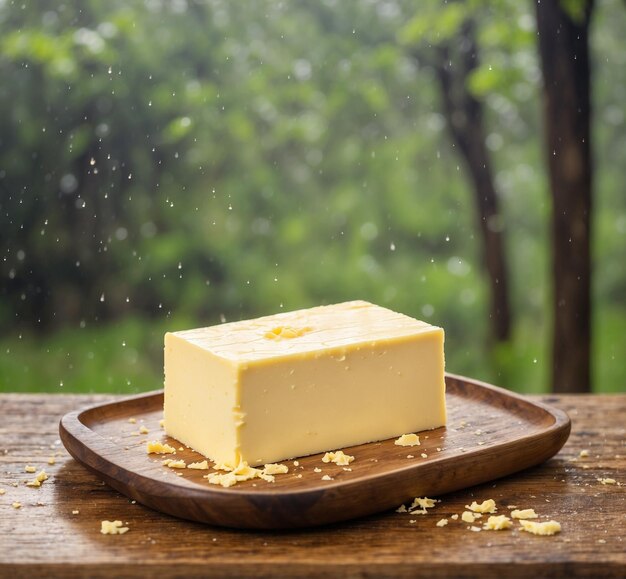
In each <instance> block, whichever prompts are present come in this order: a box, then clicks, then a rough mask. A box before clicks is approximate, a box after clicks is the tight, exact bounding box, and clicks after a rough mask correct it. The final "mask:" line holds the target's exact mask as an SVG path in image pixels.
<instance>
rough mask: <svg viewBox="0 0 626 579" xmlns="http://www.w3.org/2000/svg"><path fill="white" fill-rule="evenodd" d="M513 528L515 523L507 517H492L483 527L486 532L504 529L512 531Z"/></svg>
mask: <svg viewBox="0 0 626 579" xmlns="http://www.w3.org/2000/svg"><path fill="white" fill-rule="evenodd" d="M512 526H513V523H512V522H511V519H509V517H507V516H506V515H491V517H489V518H488V519H487V522H486V523H485V524H484V525H483V529H485V530H486V531H502V530H504V529H510V528H511V527H512Z"/></svg>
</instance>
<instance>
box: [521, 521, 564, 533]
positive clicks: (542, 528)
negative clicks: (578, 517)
mask: <svg viewBox="0 0 626 579" xmlns="http://www.w3.org/2000/svg"><path fill="white" fill-rule="evenodd" d="M520 525H521V526H522V531H526V532H527V533H532V534H533V535H554V534H556V533H559V532H560V531H561V525H560V523H557V522H556V521H546V522H545V523H535V522H533V521H520Z"/></svg>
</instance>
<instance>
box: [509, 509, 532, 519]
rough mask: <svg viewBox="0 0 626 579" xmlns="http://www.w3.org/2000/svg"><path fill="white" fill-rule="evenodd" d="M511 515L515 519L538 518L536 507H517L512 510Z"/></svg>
mask: <svg viewBox="0 0 626 579" xmlns="http://www.w3.org/2000/svg"><path fill="white" fill-rule="evenodd" d="M511 516H512V517H513V518H514V519H536V518H537V513H535V509H522V510H518V509H516V510H514V511H512V512H511Z"/></svg>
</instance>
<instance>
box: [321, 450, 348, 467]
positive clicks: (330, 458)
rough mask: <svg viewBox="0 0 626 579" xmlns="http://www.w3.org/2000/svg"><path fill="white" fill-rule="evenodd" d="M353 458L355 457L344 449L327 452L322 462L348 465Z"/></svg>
mask: <svg viewBox="0 0 626 579" xmlns="http://www.w3.org/2000/svg"><path fill="white" fill-rule="evenodd" d="M353 460H354V457H353V456H350V455H349V454H345V453H344V452H343V450H337V451H335V452H327V453H326V454H325V455H324V456H323V458H322V462H334V463H335V464H337V465H339V466H348V465H349V464H350V463H351V462H352V461H353Z"/></svg>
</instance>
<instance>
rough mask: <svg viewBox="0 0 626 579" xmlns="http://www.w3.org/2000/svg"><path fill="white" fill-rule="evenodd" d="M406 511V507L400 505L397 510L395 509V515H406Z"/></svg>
mask: <svg viewBox="0 0 626 579" xmlns="http://www.w3.org/2000/svg"><path fill="white" fill-rule="evenodd" d="M408 512H409V511H408V509H407V508H406V505H400V506H399V507H398V508H397V509H396V513H408Z"/></svg>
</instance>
